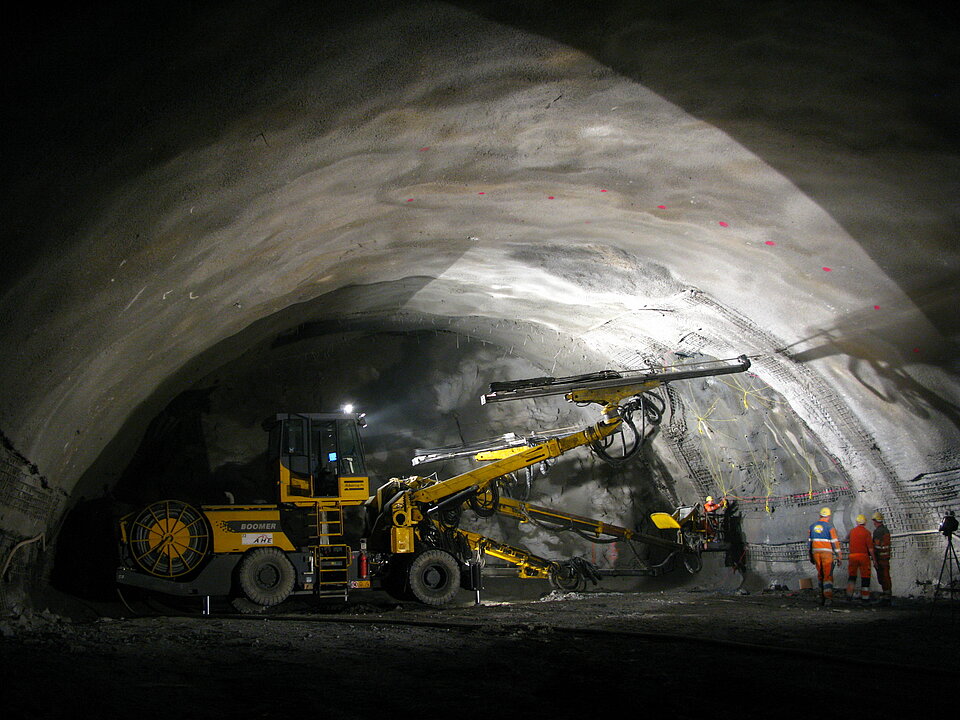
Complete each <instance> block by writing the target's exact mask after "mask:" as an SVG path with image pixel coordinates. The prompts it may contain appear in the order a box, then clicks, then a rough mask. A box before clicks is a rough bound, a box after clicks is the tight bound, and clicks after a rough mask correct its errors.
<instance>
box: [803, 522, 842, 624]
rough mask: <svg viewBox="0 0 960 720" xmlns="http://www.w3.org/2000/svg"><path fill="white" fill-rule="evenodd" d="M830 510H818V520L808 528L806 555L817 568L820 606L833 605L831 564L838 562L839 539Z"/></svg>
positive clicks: (840, 558) (839, 556) (839, 555)
mask: <svg viewBox="0 0 960 720" xmlns="http://www.w3.org/2000/svg"><path fill="white" fill-rule="evenodd" d="M831 514H832V513H831V512H830V508H828V507H825V508H823V509H822V510H820V518H819V519H818V520H817V521H816V522H815V523H813V524H812V525H811V526H810V537H809V546H808V548H807V549H808V553H809V556H810V562H812V563H813V564H814V565H816V567H817V579H818V580H819V581H820V604H821V605H832V604H833V563H834V562H838V563H839V562H840V561H841V560H842V559H843V556H842V554H841V552H840V538H838V537H837V531H836V529H835V528H834V527H833V523H832V522H831V521H830V516H831Z"/></svg>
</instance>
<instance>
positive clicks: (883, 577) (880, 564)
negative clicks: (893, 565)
mask: <svg viewBox="0 0 960 720" xmlns="http://www.w3.org/2000/svg"><path fill="white" fill-rule="evenodd" d="M873 551H874V555H873V562H874V565H875V566H876V568H877V580H878V581H879V582H880V588H881V590H882V591H883V592H882V594H881V595H880V604H881V605H889V604H890V597H891V595H892V593H891V589H892V586H893V584H892V583H891V582H890V531H889V530H887V526H886V525H884V524H883V514H882V513H880V511H877V512H875V513H874V514H873Z"/></svg>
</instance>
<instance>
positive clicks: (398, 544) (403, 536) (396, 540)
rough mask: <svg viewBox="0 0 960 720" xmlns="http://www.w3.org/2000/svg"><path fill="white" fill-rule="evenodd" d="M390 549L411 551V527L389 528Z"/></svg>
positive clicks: (396, 551) (393, 550) (401, 551)
mask: <svg viewBox="0 0 960 720" xmlns="http://www.w3.org/2000/svg"><path fill="white" fill-rule="evenodd" d="M390 550H391V551H392V552H395V553H409V552H413V528H412V527H392V528H390Z"/></svg>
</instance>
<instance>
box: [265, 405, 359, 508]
mask: <svg viewBox="0 0 960 720" xmlns="http://www.w3.org/2000/svg"><path fill="white" fill-rule="evenodd" d="M364 424H365V423H364V422H363V415H362V414H356V413H279V414H277V415H275V416H273V417H271V418H269V419H267V420H265V421H264V427H265V429H267V430H269V432H270V441H269V443H270V451H269V454H270V460H271V463H272V464H273V463H274V462H275V463H276V464H275V465H274V467H276V468H277V471H278V477H277V482H278V486H279V490H280V502H281V503H283V502H297V501H298V500H307V499H311V498H336V499H339V500H341V501H342V500H347V501H349V500H359V501H363V500H366V499H367V497H368V495H369V485H370V482H369V478H368V476H367V470H366V464H365V463H364V460H363V445H362V444H361V442H360V433H359V428H360V427H363V426H364Z"/></svg>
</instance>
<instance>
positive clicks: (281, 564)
mask: <svg viewBox="0 0 960 720" xmlns="http://www.w3.org/2000/svg"><path fill="white" fill-rule="evenodd" d="M296 577H297V573H296V570H294V569H293V565H292V564H291V563H290V561H289V560H288V559H287V556H286V555H284V554H283V551H282V550H280V549H279V548H274V547H267V548H257V549H256V550H251V551H250V552H249V553H247V554H246V555H244V556H243V559H242V560H241V561H240V564H239V565H238V566H237V578H238V580H239V581H240V589H241V590H243V594H244V595H245V596H246V597H247V599H249V600H250V601H251V602H254V603H256V604H257V605H261V606H263V607H270V606H272V605H279V604H280V603H282V602H283V601H284V600H286V599H287V598H288V597H290V593H291V592H293V584H294V582H295V581H296Z"/></svg>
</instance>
